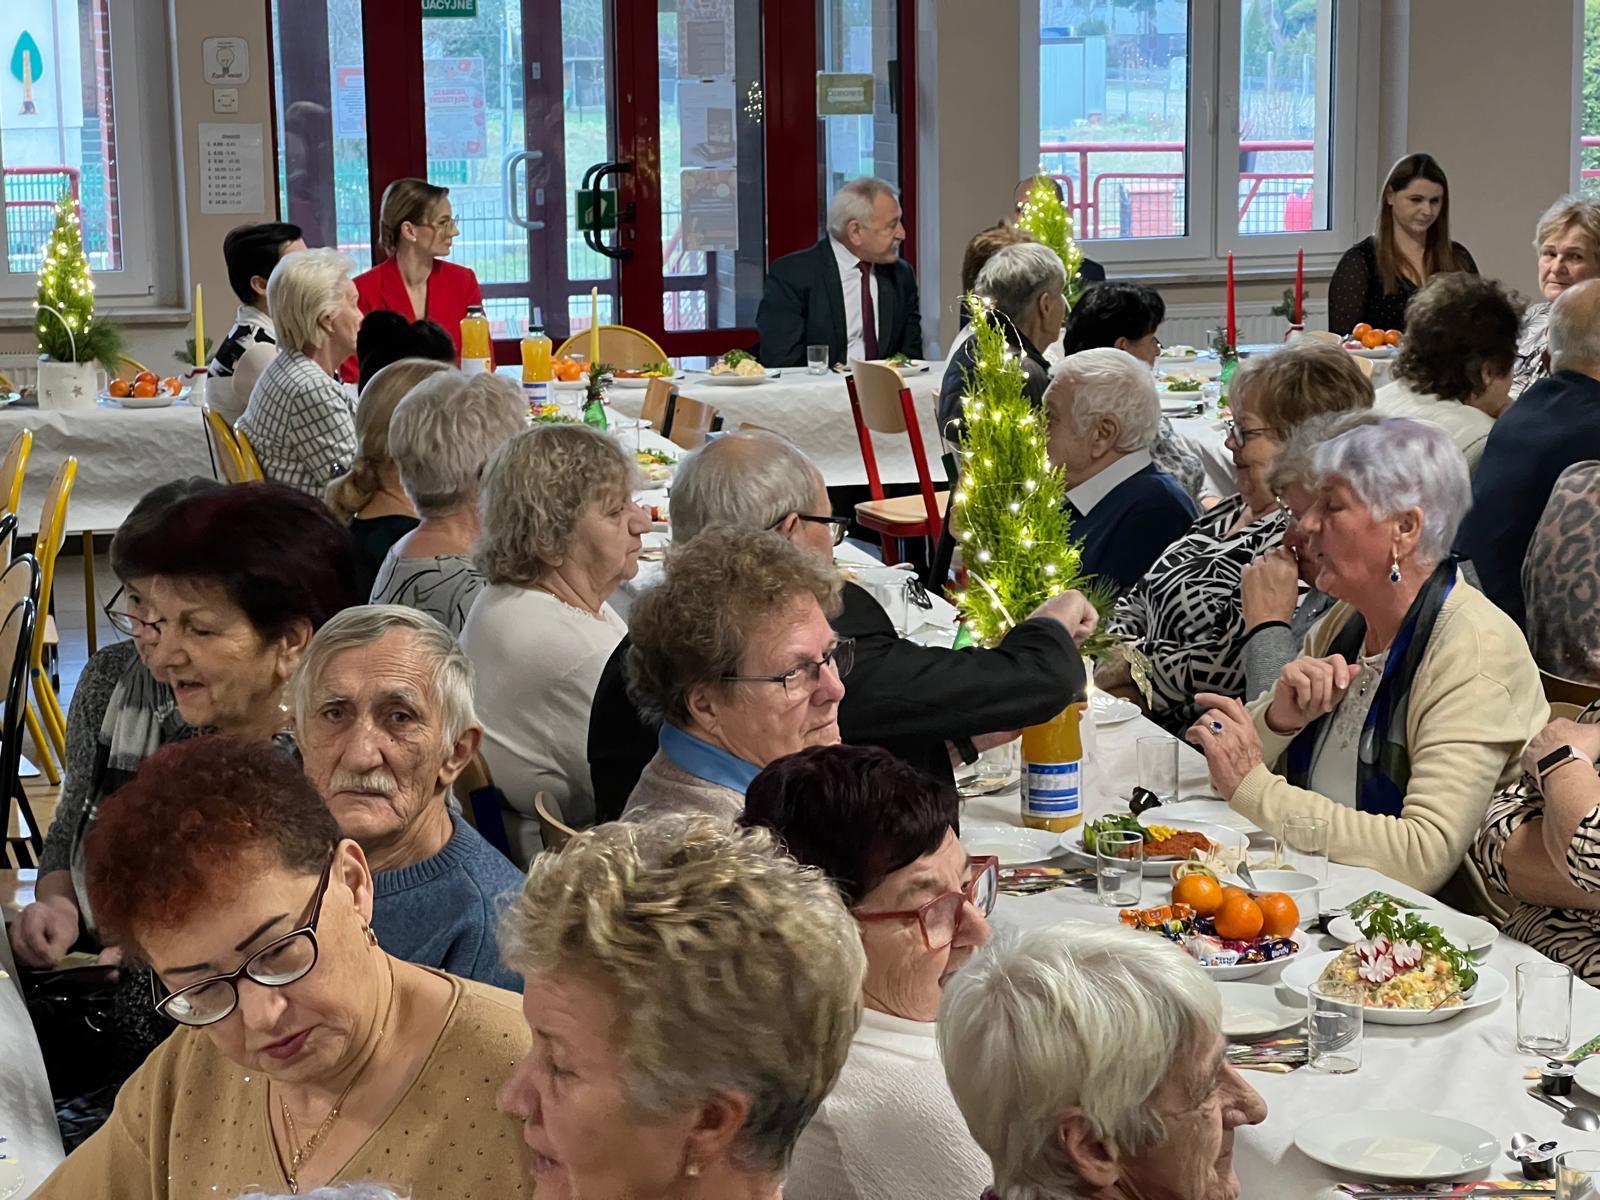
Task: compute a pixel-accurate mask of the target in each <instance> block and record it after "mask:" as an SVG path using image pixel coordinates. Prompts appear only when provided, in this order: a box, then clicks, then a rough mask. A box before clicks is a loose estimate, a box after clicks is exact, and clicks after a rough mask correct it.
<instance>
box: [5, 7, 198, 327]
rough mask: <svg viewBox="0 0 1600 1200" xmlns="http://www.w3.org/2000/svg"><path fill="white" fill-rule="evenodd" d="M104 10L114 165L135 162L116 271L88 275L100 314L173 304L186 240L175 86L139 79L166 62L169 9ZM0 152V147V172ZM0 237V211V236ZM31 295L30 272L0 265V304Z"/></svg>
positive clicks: (170, 38)
mask: <svg viewBox="0 0 1600 1200" xmlns="http://www.w3.org/2000/svg"><path fill="white" fill-rule="evenodd" d="M106 10H107V17H108V19H109V21H110V36H111V87H112V96H113V98H114V120H115V123H116V145H117V158H118V160H119V161H120V162H122V163H138V164H139V169H138V170H136V171H123V172H121V173H120V174H119V176H118V180H117V185H118V187H117V199H118V204H119V207H120V209H121V214H122V221H121V224H122V269H121V270H120V271H99V272H96V273H95V276H94V282H95V298H96V301H97V306H98V307H99V308H101V309H102V310H104V311H105V312H108V313H131V312H141V311H147V310H153V309H166V308H170V307H172V306H173V305H175V304H177V303H179V300H180V297H179V283H180V277H179V273H178V272H179V264H180V259H181V256H180V253H179V250H180V247H181V246H183V245H185V244H186V236H187V235H186V230H187V213H186V212H185V211H184V207H183V205H182V203H181V197H182V193H181V192H180V190H179V188H178V171H177V162H178V154H177V144H178V137H179V133H178V123H177V112H178V107H177V103H176V100H175V98H174V95H173V89H174V88H175V87H176V80H175V79H174V78H173V77H172V76H171V75H170V74H169V73H163V74H162V76H161V80H162V86H160V87H149V86H147V84H148V72H143V73H142V72H141V70H140V66H141V64H144V63H150V62H161V61H163V60H164V59H165V58H167V57H169V44H171V43H173V42H174V41H175V38H176V28H175V26H174V24H173V13H172V7H171V5H170V4H168V3H166V0H117V2H116V3H112V4H107V6H106ZM3 153H4V151H3V147H0V165H3V163H4V157H3ZM163 212H170V213H175V214H176V220H172V221H158V220H156V214H158V213H163ZM4 232H5V215H4V208H3V206H0V237H3V236H4ZM162 264H165V265H164V266H163V265H162ZM37 291H38V276H37V274H36V273H35V272H33V271H26V272H21V273H13V272H11V271H10V270H9V269H7V268H6V266H5V264H4V262H3V261H0V301H6V300H20V299H25V298H29V297H32V296H34V295H35V294H36V293H37ZM30 321H31V319H30Z"/></svg>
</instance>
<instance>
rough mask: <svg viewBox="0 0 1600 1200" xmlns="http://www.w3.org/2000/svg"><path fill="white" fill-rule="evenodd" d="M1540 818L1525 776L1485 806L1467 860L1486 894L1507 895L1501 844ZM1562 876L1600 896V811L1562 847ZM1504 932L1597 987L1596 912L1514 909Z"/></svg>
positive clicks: (1596, 709) (1596, 719)
mask: <svg viewBox="0 0 1600 1200" xmlns="http://www.w3.org/2000/svg"><path fill="white" fill-rule="evenodd" d="M1578 721H1579V722H1580V723H1581V724H1584V725H1594V724H1600V703H1596V704H1591V705H1590V706H1589V707H1588V708H1586V709H1584V710H1583V712H1582V713H1580V714H1579V716H1578ZM1567 769H1568V770H1571V769H1572V768H1570V767H1569V768H1567ZM1543 816H1544V797H1543V796H1541V795H1540V794H1539V787H1538V784H1537V783H1535V782H1534V781H1533V780H1530V779H1529V778H1528V777H1527V776H1523V779H1522V782H1521V783H1518V784H1516V785H1514V786H1513V787H1508V788H1506V789H1505V790H1504V791H1503V792H1501V793H1500V794H1499V795H1497V796H1496V797H1495V798H1494V799H1493V800H1491V801H1490V802H1489V811H1488V812H1487V813H1486V814H1485V815H1484V819H1483V828H1482V829H1480V830H1479V831H1478V839H1477V842H1476V843H1475V844H1474V845H1473V847H1472V857H1473V859H1474V860H1475V861H1476V862H1477V864H1478V867H1479V869H1480V870H1482V871H1483V876H1484V879H1485V880H1486V881H1487V882H1488V884H1489V886H1490V887H1491V888H1497V889H1499V890H1500V891H1501V892H1504V893H1506V894H1507V895H1509V894H1510V892H1511V888H1510V885H1509V884H1508V883H1507V881H1506V868H1505V849H1506V842H1508V841H1509V840H1510V838H1511V835H1512V834H1513V833H1515V832H1516V831H1517V830H1518V829H1519V828H1521V826H1522V825H1523V824H1524V823H1525V822H1527V821H1531V820H1535V819H1537V818H1542V817H1543ZM1567 872H1568V874H1570V875H1571V876H1572V882H1573V883H1574V884H1576V885H1577V886H1578V887H1580V888H1582V889H1583V890H1584V891H1586V892H1597V893H1600V808H1595V809H1591V810H1590V811H1589V813H1588V814H1587V815H1586V816H1585V817H1584V818H1583V820H1582V821H1580V822H1579V823H1578V831H1577V832H1576V833H1575V834H1573V836H1572V841H1571V842H1569V843H1568V845H1567ZM1503 932H1504V933H1505V935H1506V936H1507V937H1514V938H1516V939H1517V941H1519V942H1525V943H1526V944H1527V945H1529V946H1532V947H1533V948H1534V949H1535V950H1537V951H1538V952H1539V953H1540V954H1543V955H1544V956H1545V957H1546V958H1552V959H1554V960H1555V961H1556V962H1559V963H1566V964H1567V966H1569V967H1571V968H1572V973H1573V974H1574V975H1576V976H1577V977H1578V978H1580V979H1582V980H1583V981H1584V982H1585V983H1591V984H1600V910H1596V911H1591V910H1586V909H1576V908H1546V907H1545V906H1544V905H1542V904H1519V905H1518V906H1517V909H1516V911H1515V912H1513V913H1512V914H1511V919H1510V920H1509V921H1507V922H1506V924H1505V928H1504V930H1503Z"/></svg>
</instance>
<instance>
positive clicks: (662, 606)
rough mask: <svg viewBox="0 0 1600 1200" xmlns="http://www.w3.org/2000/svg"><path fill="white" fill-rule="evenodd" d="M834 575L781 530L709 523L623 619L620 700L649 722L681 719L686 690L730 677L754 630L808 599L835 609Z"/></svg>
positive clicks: (677, 551) (671, 557)
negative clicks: (624, 685)
mask: <svg viewBox="0 0 1600 1200" xmlns="http://www.w3.org/2000/svg"><path fill="white" fill-rule="evenodd" d="M841 586H842V583H841V580H840V578H839V573H838V572H837V571H836V570H834V568H833V564H832V563H831V562H829V563H824V562H823V561H821V560H820V559H818V558H817V557H815V556H814V555H811V554H808V553H806V551H804V550H802V549H800V548H799V547H798V546H796V545H795V544H794V543H792V542H790V541H789V540H788V539H787V538H784V537H783V536H781V535H780V534H776V533H770V532H767V531H765V530H751V529H734V528H732V527H731V526H712V527H711V528H710V529H707V530H705V531H703V532H702V533H699V534H697V535H696V536H695V537H694V538H693V539H692V540H690V541H688V542H684V543H682V544H681V545H674V546H673V548H672V549H671V550H670V551H669V552H668V554H667V575H666V579H665V581H664V582H662V583H660V584H658V585H657V586H655V587H653V588H650V589H649V590H648V591H646V592H645V593H644V594H643V595H642V596H640V597H639V599H638V601H637V602H635V604H634V606H633V612H632V614H631V616H630V618H629V621H628V636H629V637H630V638H631V639H632V642H633V644H632V645H631V646H630V647H629V649H628V660H627V673H628V694H629V696H631V697H632V698H633V702H634V703H635V704H636V705H638V707H639V711H640V713H641V714H642V715H643V716H644V717H645V718H646V719H647V720H650V721H654V722H657V723H659V722H661V721H665V722H667V723H668V724H672V725H687V724H688V723H689V705H688V695H689V692H690V690H691V689H692V688H695V687H697V686H703V685H705V684H717V683H719V681H720V680H721V679H722V677H723V676H724V675H737V674H738V673H739V668H740V664H741V663H743V661H744V657H745V654H746V653H747V652H748V651H749V650H750V646H751V641H752V639H753V638H754V637H755V636H756V633H757V631H758V630H759V629H760V627H761V626H762V625H763V624H764V623H765V622H767V621H769V620H771V619H772V618H774V617H781V616H783V615H785V614H786V613H787V612H788V611H789V610H790V609H791V608H792V607H793V606H794V604H795V603H796V602H798V601H800V600H803V599H805V598H806V597H808V596H809V597H810V598H812V599H813V600H815V601H816V602H817V603H818V604H819V605H820V606H821V608H822V611H823V612H824V613H825V614H827V615H828V616H832V615H833V614H834V613H836V612H837V611H838V607H839V590H840V587H841Z"/></svg>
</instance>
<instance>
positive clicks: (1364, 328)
mask: <svg viewBox="0 0 1600 1200" xmlns="http://www.w3.org/2000/svg"><path fill="white" fill-rule="evenodd" d="M1371 332H1372V326H1371V325H1368V324H1367V323H1366V322H1365V321H1362V322H1360V323H1359V324H1358V325H1356V327H1355V328H1354V329H1352V330H1351V331H1350V336H1351V337H1353V338H1355V339H1356V340H1357V341H1360V340H1361V338H1362V337H1364V336H1365V335H1367V334H1369V333H1371Z"/></svg>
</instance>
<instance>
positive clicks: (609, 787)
mask: <svg viewBox="0 0 1600 1200" xmlns="http://www.w3.org/2000/svg"><path fill="white" fill-rule="evenodd" d="M632 644H633V643H632V642H631V641H630V640H629V639H628V638H623V639H622V641H621V642H619V643H618V644H617V648H616V649H615V650H613V651H612V652H611V657H610V658H609V659H607V660H606V665H605V670H603V671H601V672H600V683H599V684H598V686H596V688H595V692H594V706H593V707H592V708H591V709H590V710H589V775H590V778H591V780H592V781H593V783H594V811H595V819H596V820H597V821H615V820H616V819H617V818H618V817H620V816H621V815H622V809H623V806H624V805H625V804H627V803H628V797H629V796H630V795H631V794H632V793H633V786H634V784H636V783H638V782H639V776H640V774H642V773H643V771H644V768H645V764H646V763H648V762H649V761H650V760H651V759H652V758H653V757H655V753H656V731H655V730H654V729H652V728H650V726H648V725H646V724H645V723H644V721H643V720H642V719H641V718H640V716H639V710H638V709H637V708H635V707H634V706H633V700H632V698H630V697H629V695H628V676H627V671H626V670H625V669H624V664H625V663H626V661H627V657H628V647H629V646H631V645H632Z"/></svg>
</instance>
